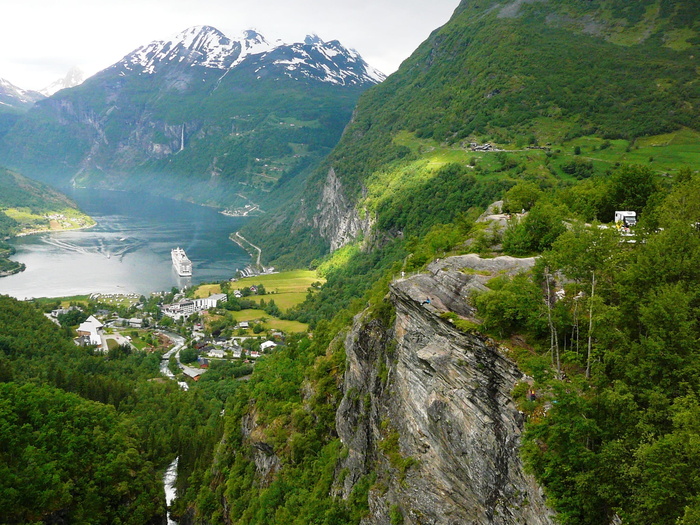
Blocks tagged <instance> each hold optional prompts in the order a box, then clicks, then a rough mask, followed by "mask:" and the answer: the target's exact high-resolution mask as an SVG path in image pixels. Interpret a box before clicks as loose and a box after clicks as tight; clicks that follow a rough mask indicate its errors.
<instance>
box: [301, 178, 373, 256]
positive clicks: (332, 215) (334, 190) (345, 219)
mask: <svg viewBox="0 0 700 525" xmlns="http://www.w3.org/2000/svg"><path fill="white" fill-rule="evenodd" d="M316 211H317V213H316V214H315V215H314V218H313V225H314V228H316V229H317V230H318V232H319V234H320V235H321V237H323V238H324V239H325V240H326V241H328V242H329V243H330V246H331V251H335V250H337V249H338V248H342V247H343V246H345V245H346V244H347V243H349V242H351V241H353V240H355V239H356V238H357V237H359V236H360V235H363V234H369V232H370V230H371V227H372V223H371V220H370V219H369V216H367V217H366V218H365V219H362V218H360V216H359V214H358V212H357V209H356V208H355V206H354V204H353V203H352V202H351V201H350V199H348V198H347V197H346V196H345V193H344V191H343V186H342V184H341V182H340V179H339V178H338V176H337V175H336V174H335V170H334V169H333V168H331V169H330V170H328V175H327V177H326V182H325V184H324V185H323V190H322V192H321V199H320V202H319V204H318V206H317V208H316Z"/></svg>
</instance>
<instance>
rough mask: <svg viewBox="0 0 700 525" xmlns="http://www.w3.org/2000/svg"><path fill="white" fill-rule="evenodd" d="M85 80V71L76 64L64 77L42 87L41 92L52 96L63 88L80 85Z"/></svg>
mask: <svg viewBox="0 0 700 525" xmlns="http://www.w3.org/2000/svg"><path fill="white" fill-rule="evenodd" d="M84 80H85V73H83V71H82V70H81V69H80V68H79V67H77V66H75V67H72V68H70V69H69V70H68V72H67V73H66V75H65V76H64V77H62V78H59V79H58V80H56V81H54V82H52V83H51V84H49V85H48V86H46V87H45V88H44V89H42V90H41V91H40V93H41V94H42V95H44V96H47V97H50V96H51V95H53V94H55V93H57V92H58V91H61V90H62V89H66V88H72V87H75V86H79V85H80V84H82V83H83V81H84Z"/></svg>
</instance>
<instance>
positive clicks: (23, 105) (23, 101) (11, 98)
mask: <svg viewBox="0 0 700 525" xmlns="http://www.w3.org/2000/svg"><path fill="white" fill-rule="evenodd" d="M43 98H44V95H42V94H41V93H39V92H38V91H32V90H29V89H22V88H19V87H17V86H15V85H14V84H13V83H12V82H10V81H9V80H5V79H4V78H0V112H3V111H12V112H24V111H27V110H28V109H29V108H30V107H32V106H33V105H34V103H35V102H37V101H38V100H41V99H43Z"/></svg>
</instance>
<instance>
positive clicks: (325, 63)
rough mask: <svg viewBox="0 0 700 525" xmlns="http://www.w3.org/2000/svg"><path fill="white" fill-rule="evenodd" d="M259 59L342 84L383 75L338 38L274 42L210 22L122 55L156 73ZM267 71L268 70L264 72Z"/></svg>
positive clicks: (262, 65) (262, 64) (126, 63)
mask: <svg viewBox="0 0 700 525" xmlns="http://www.w3.org/2000/svg"><path fill="white" fill-rule="evenodd" d="M249 61H250V62H254V63H255V64H256V74H259V76H260V77H261V76H262V75H263V74H267V75H279V74H280V73H281V74H282V75H284V76H288V77H291V78H295V79H297V80H298V79H300V78H308V79H315V80H320V81H322V82H327V83H332V84H338V85H359V84H365V83H370V84H376V83H378V82H381V81H382V80H384V78H385V77H384V75H383V74H382V73H380V72H379V71H377V70H375V69H374V68H372V67H371V66H369V65H368V64H367V63H366V62H365V61H364V60H363V59H362V57H361V56H360V55H359V54H358V53H357V52H356V51H353V50H349V49H347V48H345V47H344V46H343V45H342V44H341V43H340V42H338V41H337V40H332V41H330V42H324V41H323V40H322V39H321V38H319V37H318V36H317V35H309V36H307V37H306V38H305V39H304V42H303V43H296V44H283V43H280V42H275V44H270V43H269V42H268V41H267V40H266V39H265V37H264V36H263V35H261V34H260V33H258V32H257V31H256V30H254V29H248V30H246V31H243V33H242V34H241V35H240V36H238V37H236V38H233V39H230V38H228V37H227V36H226V35H224V34H223V33H222V32H221V31H219V30H218V29H216V28H214V27H211V26H194V27H190V28H188V29H185V30H184V31H181V32H180V33H178V34H177V35H175V37H173V39H172V40H170V41H156V42H151V43H150V44H148V45H147V46H143V47H140V48H139V49H137V50H136V51H134V52H133V53H131V54H130V55H127V56H126V57H124V59H122V61H121V62H119V64H117V67H119V68H121V69H122V72H123V73H124V74H126V73H127V72H129V71H133V72H137V73H138V74H153V73H156V72H157V71H158V70H159V69H160V68H161V66H163V67H170V66H172V65H175V66H178V67H183V66H184V67H192V66H200V67H205V68H210V69H218V70H221V71H226V72H228V71H229V70H231V69H233V68H235V67H237V66H238V65H239V64H242V63H243V62H246V63H248V62H249ZM264 70H267V72H265V71H264Z"/></svg>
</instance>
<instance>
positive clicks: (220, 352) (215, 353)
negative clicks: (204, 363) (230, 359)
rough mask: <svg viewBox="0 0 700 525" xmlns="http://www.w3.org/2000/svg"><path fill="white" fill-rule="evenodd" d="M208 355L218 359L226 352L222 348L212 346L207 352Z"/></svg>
mask: <svg viewBox="0 0 700 525" xmlns="http://www.w3.org/2000/svg"><path fill="white" fill-rule="evenodd" d="M207 355H208V356H209V357H216V358H219V359H223V358H224V357H226V352H224V351H223V350H220V349H218V348H214V349H213V350H209V353H208V354H207Z"/></svg>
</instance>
